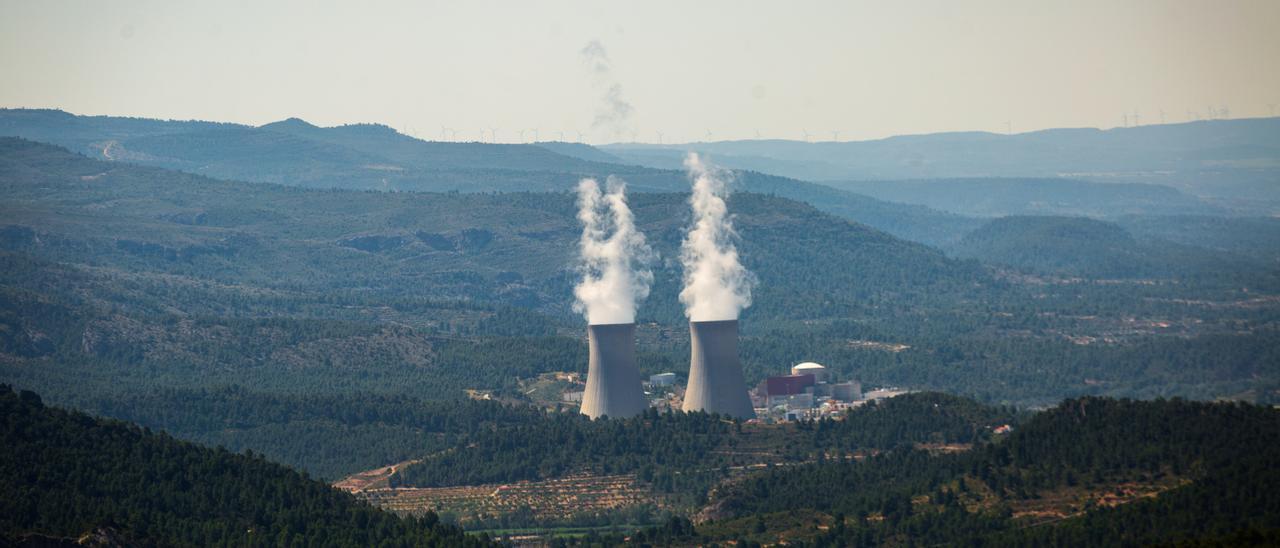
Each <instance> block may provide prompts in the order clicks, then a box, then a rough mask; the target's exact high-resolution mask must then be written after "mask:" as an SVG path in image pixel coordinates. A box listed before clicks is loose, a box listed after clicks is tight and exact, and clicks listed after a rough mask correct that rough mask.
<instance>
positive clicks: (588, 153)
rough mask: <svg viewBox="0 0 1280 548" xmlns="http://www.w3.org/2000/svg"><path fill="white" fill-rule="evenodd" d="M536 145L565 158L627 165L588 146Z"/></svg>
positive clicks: (554, 143) (560, 142) (542, 143)
mask: <svg viewBox="0 0 1280 548" xmlns="http://www.w3.org/2000/svg"><path fill="white" fill-rule="evenodd" d="M535 144H537V145H538V146H540V147H542V148H545V149H547V150H550V151H551V152H555V153H556V154H563V155H565V156H570V157H573V158H578V159H580V160H586V161H588V162H602V163H606V164H626V163H627V162H625V161H623V159H622V158H619V157H617V156H614V155H612V154H609V153H608V152H605V151H603V150H600V149H598V148H596V147H593V146H591V145H588V144H583V143H566V142H563V141H545V142H539V143H535ZM679 168H680V166H679V165H677V166H674V167H672V169H679Z"/></svg>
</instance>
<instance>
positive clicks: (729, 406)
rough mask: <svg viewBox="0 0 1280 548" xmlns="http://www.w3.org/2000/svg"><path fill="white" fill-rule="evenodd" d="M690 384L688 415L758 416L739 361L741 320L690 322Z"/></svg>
mask: <svg viewBox="0 0 1280 548" xmlns="http://www.w3.org/2000/svg"><path fill="white" fill-rule="evenodd" d="M689 347H690V356H689V384H688V386H687V388H686V389H685V393H684V407H683V408H684V411H685V412H690V411H706V412H708V413H720V414H722V415H728V416H731V417H735V418H740V419H750V418H754V417H755V416H756V413H755V409H754V408H753V407H752V406H751V397H750V396H749V395H747V381H746V379H745V378H744V377H743V375H742V362H740V361H739V360H738V320H721V321H709V322H689Z"/></svg>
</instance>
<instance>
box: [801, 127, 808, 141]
mask: <svg viewBox="0 0 1280 548" xmlns="http://www.w3.org/2000/svg"><path fill="white" fill-rule="evenodd" d="M800 133H803V134H804V142H806V143H807V142H809V130H807V129H804V128H800Z"/></svg>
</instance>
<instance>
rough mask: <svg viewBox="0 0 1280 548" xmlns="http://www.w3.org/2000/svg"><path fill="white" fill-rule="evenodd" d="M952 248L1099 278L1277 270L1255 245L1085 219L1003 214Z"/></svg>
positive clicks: (1036, 268) (1260, 233)
mask: <svg viewBox="0 0 1280 548" xmlns="http://www.w3.org/2000/svg"><path fill="white" fill-rule="evenodd" d="M1184 222H1185V221H1184ZM1227 222H1228V221H1223V223H1227ZM1235 223H1237V224H1238V223H1240V221H1235ZM1260 228H1271V227H1260ZM1255 235H1256V236H1259V237H1262V238H1265V237H1266V236H1267V235H1268V232H1267V231H1265V230H1261V229H1259V230H1257V231H1256V232H1255ZM948 250H949V251H950V252H951V253H953V254H955V255H956V256H959V257H968V258H975V259H981V260H982V261H984V262H988V263H995V264H1004V265H1010V266H1014V267H1019V268H1023V269H1025V270H1028V271H1031V272H1036V273H1039V274H1057V275H1067V276H1086V277H1095V278H1188V277H1197V276H1205V275H1213V276H1217V277H1220V278H1229V277H1231V276H1233V275H1237V274H1241V275H1245V273H1248V272H1254V273H1265V272H1268V271H1272V270H1274V268H1275V264H1276V263H1275V261H1274V260H1273V259H1271V258H1270V257H1259V256H1256V254H1255V253H1254V252H1253V250H1252V249H1245V250H1241V249H1240V247H1236V248H1235V249H1233V250H1232V251H1226V250H1212V249H1204V248H1201V247H1193V246H1190V245H1186V244H1180V243H1174V242H1170V241H1167V240H1163V239H1159V238H1146V239H1141V240H1139V239H1137V238H1135V237H1134V236H1133V235H1132V234H1131V233H1130V232H1129V231H1128V230H1126V229H1125V228H1124V227H1121V226H1120V225H1117V224H1114V223H1110V222H1106V221H1100V220H1095V219H1089V218H1086V217H1056V216H1043V217H1032V216H1017V217H1002V218H999V219H994V220H991V221H989V222H987V223H986V224H984V225H982V226H981V227H979V228H978V229H977V230H974V231H973V232H970V233H969V234H966V235H965V237H964V238H962V239H961V240H960V242H958V243H956V244H954V245H952V246H949V247H948Z"/></svg>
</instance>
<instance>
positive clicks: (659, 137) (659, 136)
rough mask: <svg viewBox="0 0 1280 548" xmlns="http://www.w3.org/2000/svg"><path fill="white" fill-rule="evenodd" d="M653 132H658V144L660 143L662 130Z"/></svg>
mask: <svg viewBox="0 0 1280 548" xmlns="http://www.w3.org/2000/svg"><path fill="white" fill-rule="evenodd" d="M654 133H657V134H658V144H662V132H661V131H655V132H654Z"/></svg>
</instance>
